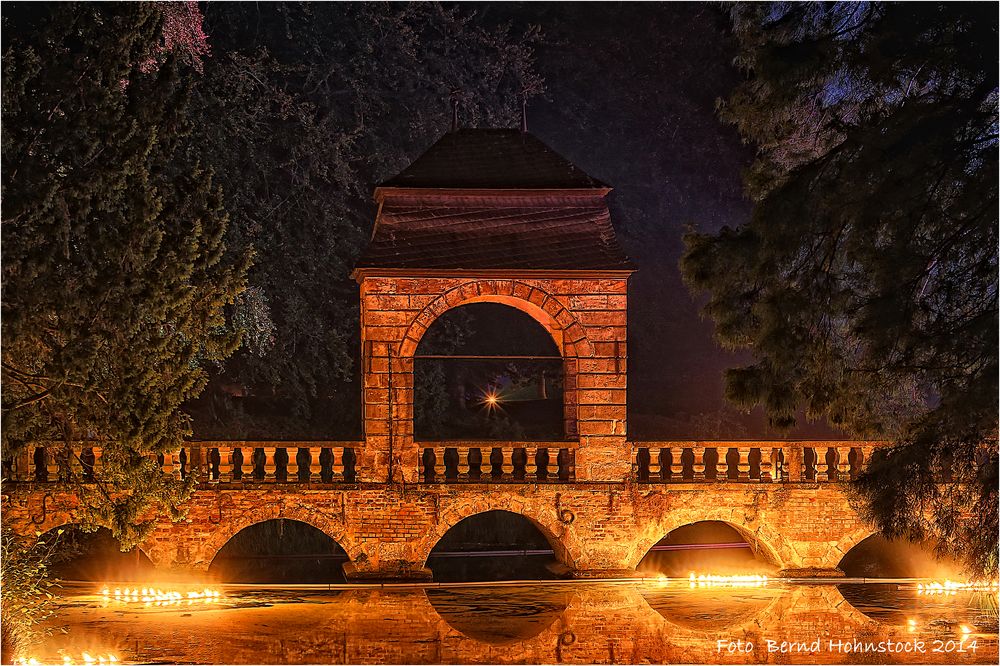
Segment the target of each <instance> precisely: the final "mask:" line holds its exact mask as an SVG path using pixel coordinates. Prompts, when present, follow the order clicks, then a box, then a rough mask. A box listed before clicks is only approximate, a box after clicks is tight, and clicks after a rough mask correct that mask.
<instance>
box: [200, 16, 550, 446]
mask: <svg viewBox="0 0 1000 666" xmlns="http://www.w3.org/2000/svg"><path fill="white" fill-rule="evenodd" d="M206 12H207V13H206V22H207V25H208V26H209V32H210V34H211V35H212V43H213V57H212V58H211V59H210V60H208V61H206V64H205V78H204V79H203V80H202V81H201V82H200V84H199V86H198V87H197V89H196V91H195V95H194V108H195V111H194V115H195V118H196V119H197V120H196V129H197V135H198V143H199V144H200V145H201V146H202V147H203V148H204V151H205V159H206V160H208V161H209V163H211V164H212V165H213V166H214V167H215V172H216V173H217V174H219V177H220V178H221V179H222V185H223V190H224V191H225V198H226V200H225V205H226V209H227V211H228V212H229V214H230V217H231V220H232V223H233V231H234V235H233V244H232V247H233V248H235V249H237V250H240V249H242V248H245V247H253V248H255V250H256V261H255V265H254V267H253V269H252V270H251V272H250V276H249V280H250V285H251V289H250V290H248V292H247V294H246V295H245V297H244V298H243V299H241V300H240V302H239V303H238V306H237V314H236V316H237V317H239V318H241V319H242V320H243V321H245V322H246V323H247V324H248V325H249V329H248V334H249V335H248V338H249V339H250V340H253V341H254V344H250V345H247V346H246V347H244V348H243V349H242V350H241V351H239V352H238V353H237V354H236V355H235V356H234V358H233V359H232V360H230V361H229V362H227V363H226V364H225V367H224V368H223V369H221V371H220V372H219V373H218V375H217V377H216V381H214V382H213V385H212V387H211V389H210V391H209V392H208V393H207V394H206V396H205V398H204V399H203V400H201V401H200V405H199V406H198V410H199V411H198V413H199V415H200V417H199V421H198V428H197V430H198V432H199V434H200V435H202V436H213V435H215V436H218V435H222V436H227V437H316V436H320V437H323V436H325V437H329V436H331V433H334V432H337V433H340V436H344V434H345V432H346V431H349V430H350V429H351V428H354V429H359V428H360V418H359V414H358V413H357V409H356V405H357V394H358V390H359V389H358V387H357V385H356V384H353V383H352V381H354V380H355V378H356V369H357V367H358V366H357V353H358V350H359V349H360V342H359V332H358V316H359V315H358V309H357V285H356V284H355V283H354V281H353V280H351V279H350V272H351V269H352V268H353V265H354V261H355V259H356V258H357V256H358V254H359V252H360V249H361V248H362V247H363V245H364V243H365V241H366V240H367V238H368V231H369V230H370V227H371V223H372V220H373V219H374V216H375V208H374V205H373V203H372V200H371V196H372V190H373V188H374V186H375V185H376V184H377V183H378V182H380V181H381V180H384V179H386V178H387V177H390V176H392V175H394V174H395V173H396V172H398V171H399V170H401V169H402V168H404V167H405V166H406V165H407V164H408V163H409V162H410V161H411V160H412V159H414V158H416V157H417V156H418V155H419V154H420V153H421V152H423V151H424V150H426V148H427V147H428V146H429V145H430V144H431V143H433V142H434V141H435V140H436V139H437V138H438V137H439V136H440V135H441V134H442V133H444V132H445V131H446V130H447V129H448V127H449V124H450V120H451V117H450V116H451V105H450V98H451V97H452V96H453V95H456V96H458V97H460V98H461V100H462V109H461V122H462V123H463V124H464V125H467V126H475V125H477V124H482V125H485V126H511V125H514V124H516V123H517V122H518V119H519V109H520V99H521V97H522V96H524V95H528V96H530V95H532V94H535V93H536V92H538V91H539V90H540V89H541V83H540V81H539V79H538V77H537V76H536V75H535V74H534V71H533V56H532V53H533V44H534V42H535V40H536V34H535V32H534V31H532V30H530V29H529V30H527V31H526V32H523V33H522V32H516V31H513V30H511V29H509V27H506V26H500V27H493V28H486V27H484V26H483V24H482V23H481V22H479V21H478V20H477V16H476V13H475V10H473V9H470V8H465V7H454V8H444V7H442V6H441V5H439V4H437V3H399V4H378V5H376V4H370V3H325V4H324V3H320V4H315V5H305V4H298V3H271V4H267V3H264V4H258V5H250V4H241V3H221V4H211V5H209V6H208V7H207V9H206ZM347 412H349V415H348V414H347Z"/></svg>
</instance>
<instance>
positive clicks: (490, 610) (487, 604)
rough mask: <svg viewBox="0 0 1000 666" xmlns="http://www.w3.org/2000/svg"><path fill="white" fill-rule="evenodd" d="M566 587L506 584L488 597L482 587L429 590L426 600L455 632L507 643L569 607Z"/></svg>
mask: <svg viewBox="0 0 1000 666" xmlns="http://www.w3.org/2000/svg"><path fill="white" fill-rule="evenodd" d="M570 595H571V592H570V591H569V590H568V589H567V588H566V586H552V587H543V586H541V585H530V586H518V587H504V588H503V589H502V593H501V594H495V595H492V596H485V595H484V594H483V590H482V588H480V587H451V588H442V589H429V590H427V600H428V601H429V602H430V604H431V607H433V608H434V610H435V611H436V612H437V614H438V615H439V616H440V617H441V619H442V620H444V621H445V622H447V623H448V625H449V626H450V627H452V628H453V629H454V630H455V631H457V632H459V633H461V634H463V635H465V636H468V637H469V638H474V639H476V640H480V641H483V642H485V643H495V644H504V643H510V642H512V641H517V640H525V639H528V638H534V637H535V636H537V635H538V634H540V633H541V632H542V631H544V630H545V629H546V627H548V626H549V625H550V624H552V623H553V622H554V621H555V620H556V618H558V617H559V615H560V614H562V612H563V611H565V610H566V606H567V605H568V604H569V600H570Z"/></svg>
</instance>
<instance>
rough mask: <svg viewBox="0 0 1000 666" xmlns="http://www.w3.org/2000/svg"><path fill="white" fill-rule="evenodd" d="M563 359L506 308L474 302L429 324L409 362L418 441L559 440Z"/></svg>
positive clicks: (527, 320)
mask: <svg viewBox="0 0 1000 666" xmlns="http://www.w3.org/2000/svg"><path fill="white" fill-rule="evenodd" d="M563 417H564V409H563V359H562V357H561V356H560V354H559V349H558V347H557V346H556V343H555V341H553V339H552V337H551V335H550V334H549V332H548V331H547V330H546V329H545V327H543V326H542V325H541V324H539V323H538V322H537V321H535V320H534V319H533V318H532V317H531V316H529V315H528V314H526V313H524V312H522V311H520V310H517V309H515V308H513V307H510V306H507V305H501V304H496V303H473V304H469V305H464V306H461V307H458V308H454V309H452V310H449V311H447V312H445V313H444V314H443V315H441V316H440V317H439V318H438V319H436V320H435V321H434V323H433V324H431V326H430V328H428V330H427V332H426V333H425V334H424V336H423V338H422V339H421V341H420V344H419V346H418V347H417V351H416V354H415V355H414V437H415V439H417V440H421V441H441V440H461V439H465V440H518V441H552V440H560V439H563V435H564V433H563Z"/></svg>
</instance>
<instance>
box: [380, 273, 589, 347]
mask: <svg viewBox="0 0 1000 666" xmlns="http://www.w3.org/2000/svg"><path fill="white" fill-rule="evenodd" d="M470 303H500V304H502V305H507V306H509V307H512V308H516V309H518V310H520V311H521V312H524V313H525V314H527V315H528V316H530V317H531V318H532V319H534V320H535V321H537V322H538V323H539V324H540V325H541V326H542V327H543V328H545V330H547V331H548V332H549V335H551V336H552V339H553V341H554V342H555V343H556V347H558V348H559V353H560V354H562V356H563V358H564V359H567V358H581V357H589V356H593V355H594V349H593V345H591V343H590V341H589V340H588V339H587V336H586V334H585V332H584V329H583V326H581V325H580V323H579V322H578V321H577V320H576V317H574V316H573V314H572V313H571V312H570V311H569V310H568V309H567V308H566V307H565V306H564V305H563V304H562V303H561V302H560V301H559V299H557V298H556V297H555V296H553V295H552V294H550V293H549V292H548V291H546V290H545V289H542V288H541V287H539V286H537V285H536V286H531V285H528V284H525V283H524V282H519V281H517V280H470V281H468V282H466V283H464V284H461V285H459V286H456V287H453V288H451V289H449V290H448V291H445V292H444V293H442V294H441V295H440V296H438V297H437V298H436V299H434V300H433V301H432V302H431V303H429V304H428V305H426V306H425V307H424V308H423V310H421V311H420V313H419V314H418V315H417V316H416V317H414V319H413V322H412V323H411V324H410V327H409V329H408V330H407V332H406V334H405V335H404V336H403V339H402V340H401V341H400V343H399V346H398V347H397V353H398V355H399V357H400V358H409V357H411V356H413V355H414V354H415V353H416V351H417V347H418V346H419V344H420V340H421V339H422V338H423V336H424V333H426V332H427V329H428V328H430V326H431V324H433V323H434V321H435V320H436V319H437V318H438V317H440V316H441V315H443V314H444V313H445V312H447V311H448V310H451V309H453V308H457V307H461V306H463V305H469V304H470Z"/></svg>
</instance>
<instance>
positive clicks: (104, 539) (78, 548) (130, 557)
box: [40, 525, 153, 583]
mask: <svg viewBox="0 0 1000 666" xmlns="http://www.w3.org/2000/svg"><path fill="white" fill-rule="evenodd" d="M40 539H41V541H43V542H44V543H46V544H48V545H50V546H51V548H52V551H51V552H52V555H53V557H52V564H51V566H50V567H49V571H50V573H51V575H52V576H53V577H54V578H59V579H61V580H79V581H93V582H105V581H114V582H123V583H124V582H133V581H142V580H149V579H150V578H151V577H152V576H153V563H152V562H151V561H150V559H149V558H148V557H146V554H145V553H143V552H142V551H141V550H139V549H138V548H132V549H130V550H127V551H125V552H122V549H121V542H119V541H118V539H116V538H115V537H114V536H112V534H111V530H109V529H107V528H105V527H101V528H99V529H98V530H97V531H94V532H85V531H84V530H83V528H82V527H81V526H79V525H66V526H63V527H59V528H56V529H53V530H49V531H48V532H46V533H45V534H43V535H42V536H41V537H40Z"/></svg>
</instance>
